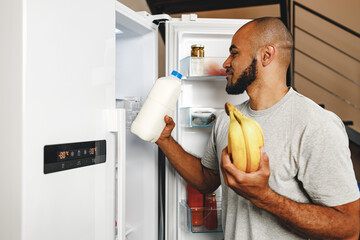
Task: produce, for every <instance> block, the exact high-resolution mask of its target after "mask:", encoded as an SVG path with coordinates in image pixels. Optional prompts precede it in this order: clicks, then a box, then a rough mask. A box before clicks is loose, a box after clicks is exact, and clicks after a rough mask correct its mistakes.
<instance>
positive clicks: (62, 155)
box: [44, 140, 106, 174]
mask: <svg viewBox="0 0 360 240" xmlns="http://www.w3.org/2000/svg"><path fill="white" fill-rule="evenodd" d="M105 161H106V141H105V140H99V141H89V142H78V143H65V144H56V145H46V146H45V147H44V173H45V174H47V173H53V172H59V171H64V170H69V169H73V168H79V167H86V166H91V165H94V164H99V163H104V162H105Z"/></svg>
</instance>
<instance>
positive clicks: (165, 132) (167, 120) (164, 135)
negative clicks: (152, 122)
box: [156, 115, 175, 144]
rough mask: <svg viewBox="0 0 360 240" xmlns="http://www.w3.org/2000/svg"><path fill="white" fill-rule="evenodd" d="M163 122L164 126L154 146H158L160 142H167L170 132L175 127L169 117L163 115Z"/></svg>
mask: <svg viewBox="0 0 360 240" xmlns="http://www.w3.org/2000/svg"><path fill="white" fill-rule="evenodd" d="M164 121H165V123H166V125H165V127H164V130H163V131H162V133H161V134H160V137H159V139H158V140H157V141H156V144H159V143H160V142H163V141H166V140H169V139H170V136H171V132H172V130H173V129H174V127H175V122H174V120H173V119H172V118H171V117H169V116H168V115H165V117H164Z"/></svg>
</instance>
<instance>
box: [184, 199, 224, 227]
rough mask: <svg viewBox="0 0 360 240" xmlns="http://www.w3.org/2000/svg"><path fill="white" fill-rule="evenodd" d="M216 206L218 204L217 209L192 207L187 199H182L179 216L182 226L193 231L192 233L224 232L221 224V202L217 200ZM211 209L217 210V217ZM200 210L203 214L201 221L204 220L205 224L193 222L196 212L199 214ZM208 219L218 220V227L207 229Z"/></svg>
mask: <svg viewBox="0 0 360 240" xmlns="http://www.w3.org/2000/svg"><path fill="white" fill-rule="evenodd" d="M216 206H217V208H216V210H209V209H206V208H205V207H201V208H191V207H189V205H188V204H187V202H186V201H185V200H181V202H180V203H179V212H180V214H179V215H180V216H179V217H180V225H181V228H182V229H183V230H184V231H185V232H192V233H216V232H222V226H221V202H220V201H217V203H216ZM211 211H216V213H215V218H216V219H214V215H213V213H211ZM199 212H200V214H201V216H200V218H202V219H201V221H202V222H203V224H201V225H198V226H195V225H193V224H192V223H193V217H194V216H195V215H194V213H195V214H197V213H199ZM198 217H199V216H197V218H198ZM210 218H211V219H210ZM208 221H217V227H216V228H211V229H207V228H206V225H207V222H208ZM210 225H211V224H210Z"/></svg>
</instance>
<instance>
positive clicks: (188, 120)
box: [180, 107, 221, 127]
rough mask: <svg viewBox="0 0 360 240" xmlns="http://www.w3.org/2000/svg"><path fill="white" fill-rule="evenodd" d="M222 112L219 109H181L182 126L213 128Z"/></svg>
mask: <svg viewBox="0 0 360 240" xmlns="http://www.w3.org/2000/svg"><path fill="white" fill-rule="evenodd" d="M220 110H221V109H217V108H194V107H183V108H180V126H182V127H212V126H213V125H214V123H215V120H216V118H217V116H218V113H219V112H220Z"/></svg>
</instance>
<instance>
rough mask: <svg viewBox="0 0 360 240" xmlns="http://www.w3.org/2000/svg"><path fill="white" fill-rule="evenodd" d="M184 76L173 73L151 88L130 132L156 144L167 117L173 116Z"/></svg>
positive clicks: (159, 80)
mask: <svg viewBox="0 0 360 240" xmlns="http://www.w3.org/2000/svg"><path fill="white" fill-rule="evenodd" d="M181 77H182V75H181V74H180V73H178V72H176V71H172V73H171V75H170V76H167V77H162V78H159V79H158V80H156V81H155V84H154V86H153V87H152V88H151V91H150V93H149V95H148V96H147V98H146V100H145V102H144V104H143V106H142V108H141V109H140V112H139V113H138V115H137V117H136V119H135V120H134V122H133V123H132V125H131V129H130V131H131V132H132V133H133V134H135V135H137V136H138V137H140V138H141V139H143V140H145V141H148V142H156V141H157V140H158V139H159V137H160V134H161V132H162V131H163V129H164V127H165V121H164V117H165V115H168V116H172V115H173V113H174V110H175V107H176V102H177V100H178V98H179V95H180V91H181V81H180V79H181Z"/></svg>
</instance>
